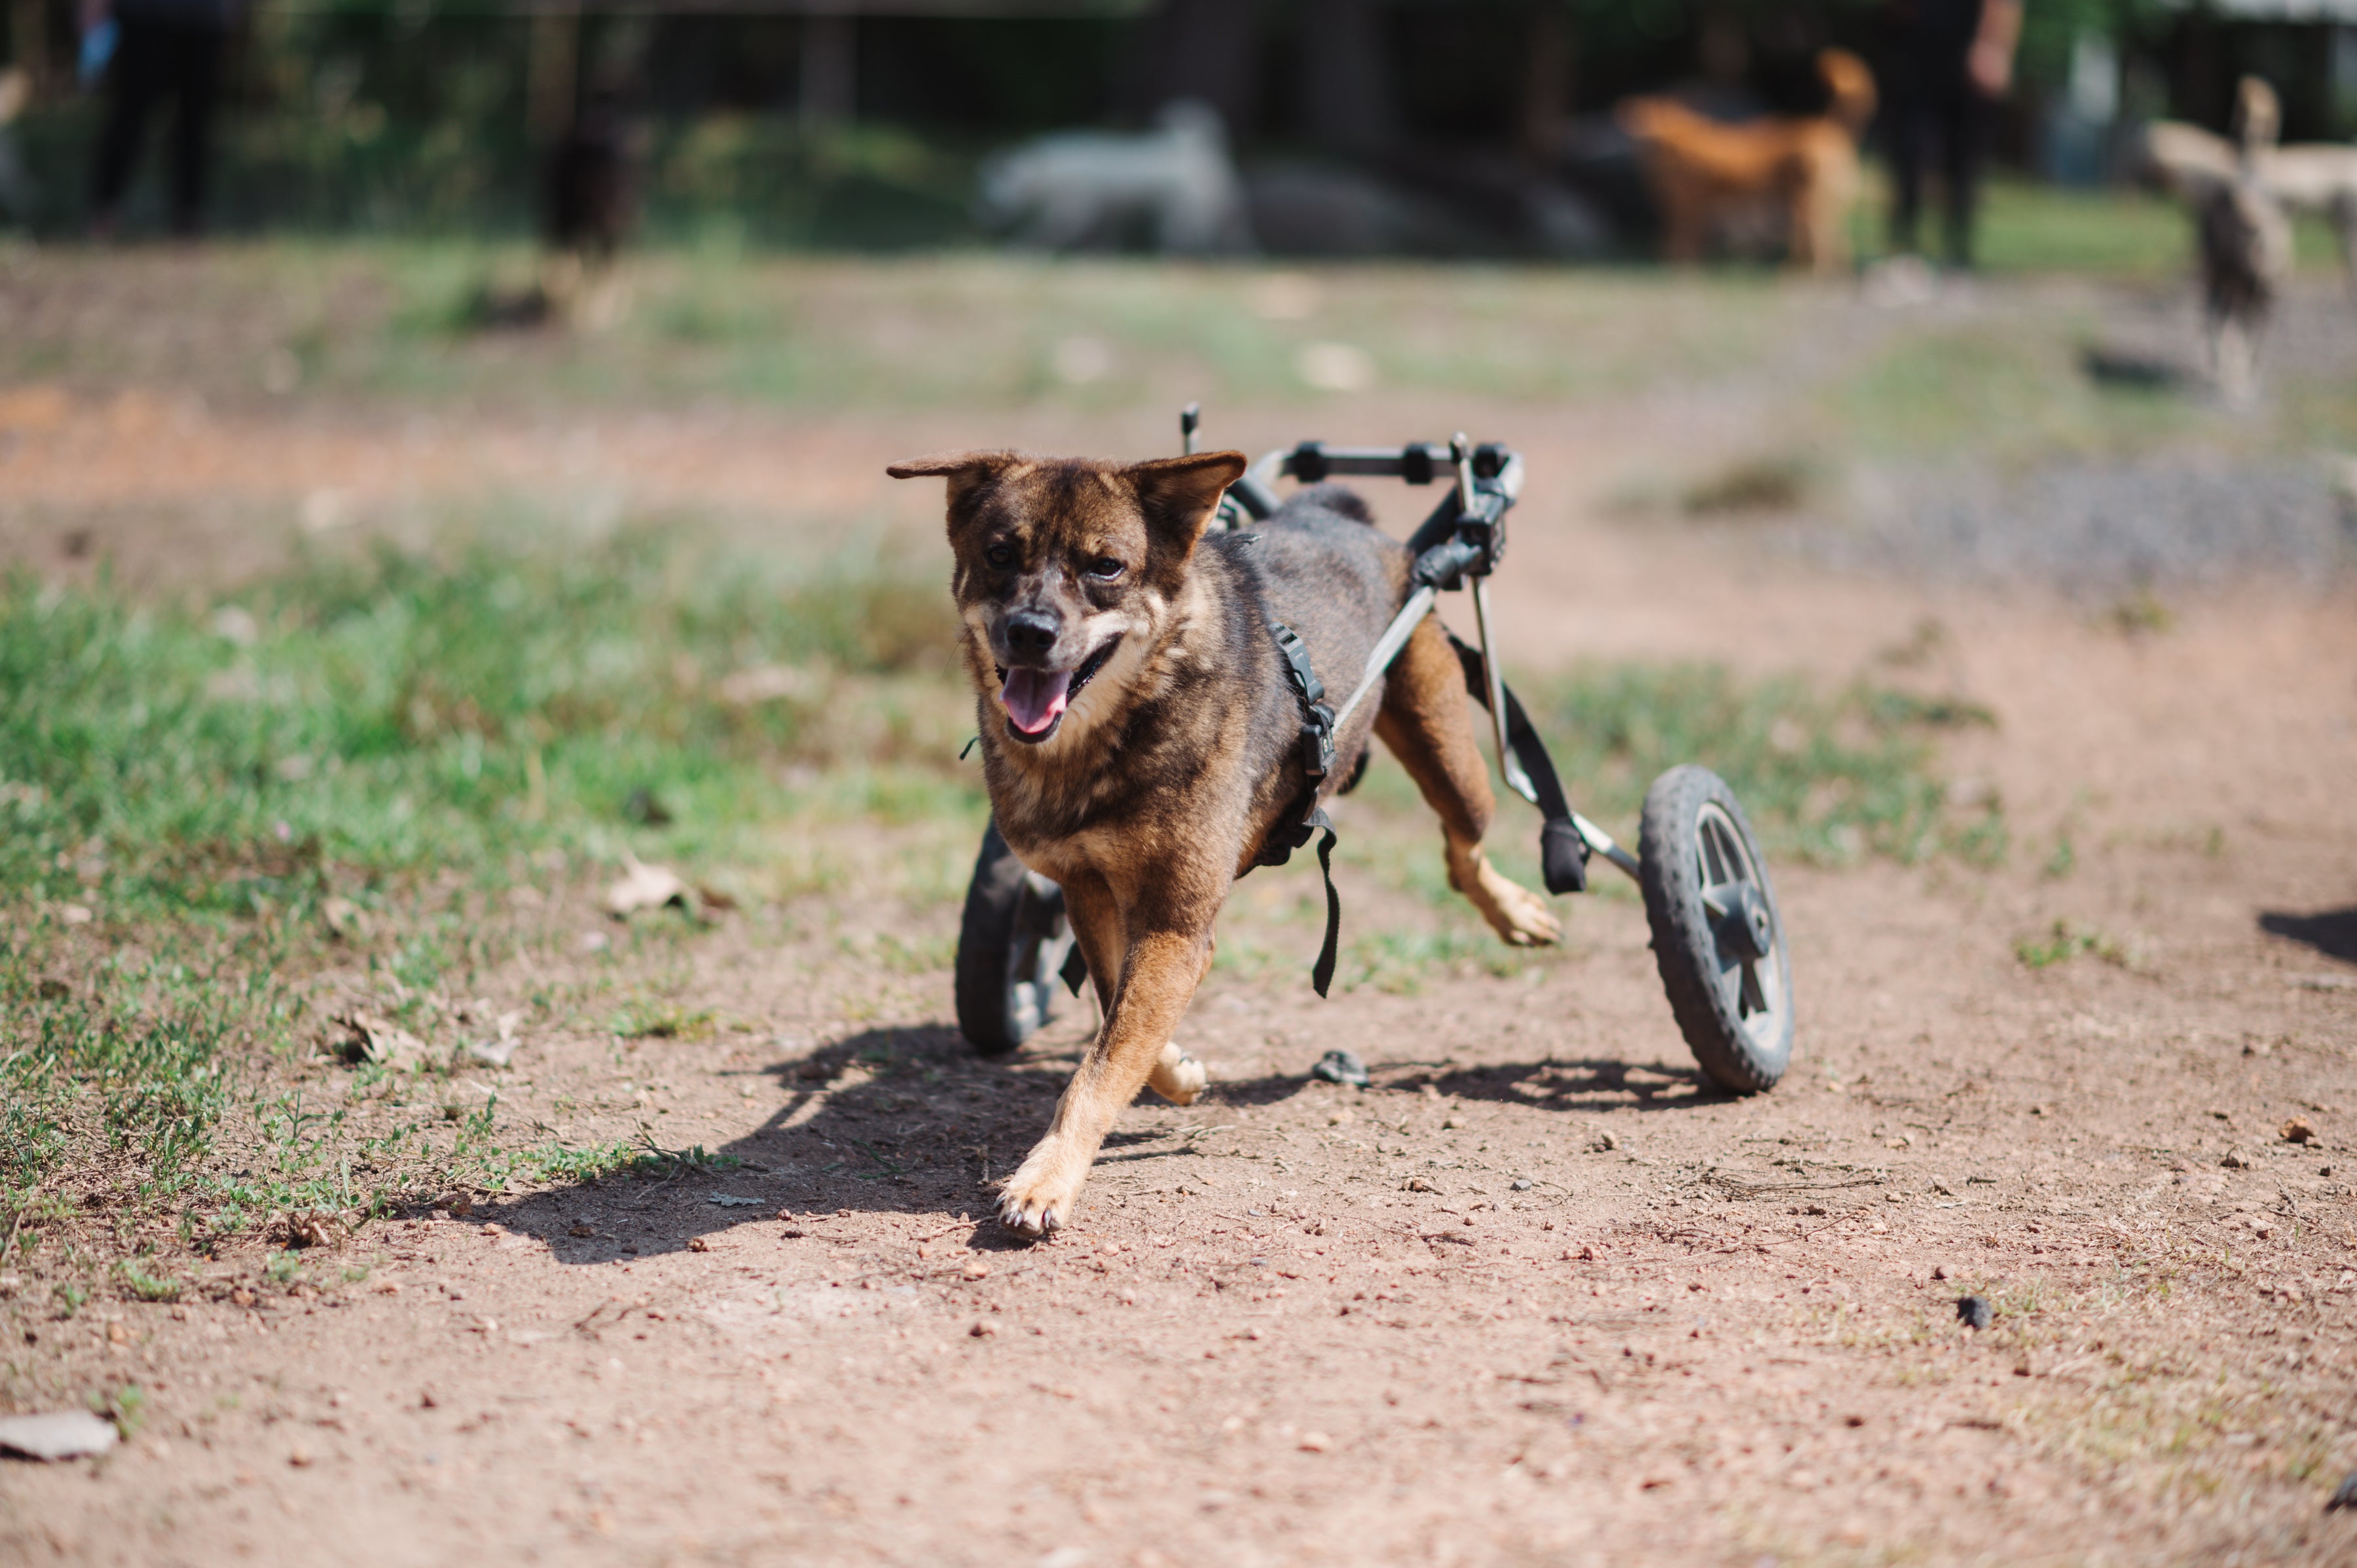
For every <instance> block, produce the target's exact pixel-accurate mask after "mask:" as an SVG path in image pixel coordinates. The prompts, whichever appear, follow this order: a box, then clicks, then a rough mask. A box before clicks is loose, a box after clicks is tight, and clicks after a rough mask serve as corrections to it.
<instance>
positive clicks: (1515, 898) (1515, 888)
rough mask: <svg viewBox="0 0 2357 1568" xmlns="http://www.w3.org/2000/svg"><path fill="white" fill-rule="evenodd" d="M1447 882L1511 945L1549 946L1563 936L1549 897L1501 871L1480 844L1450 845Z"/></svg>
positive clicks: (1560, 924) (1561, 926) (1525, 946)
mask: <svg viewBox="0 0 2357 1568" xmlns="http://www.w3.org/2000/svg"><path fill="white" fill-rule="evenodd" d="M1448 885H1449V886H1451V887H1454V888H1456V889H1457V891H1458V892H1459V893H1462V894H1464V895H1465V897H1466V898H1467V899H1468V900H1469V901H1470V902H1471V904H1472V906H1473V907H1474V908H1476V909H1479V910H1480V911H1481V918H1483V919H1485V920H1487V921H1489V922H1490V929H1491V930H1493V931H1495V932H1497V933H1498V935H1499V937H1500V938H1501V940H1504V942H1505V943H1506V945H1507V946H1508V947H1516V948H1531V947H1547V946H1551V945H1553V944H1554V943H1555V942H1559V941H1561V940H1563V922H1562V921H1560V920H1558V919H1556V918H1555V911H1554V910H1552V909H1550V908H1547V904H1546V900H1545V899H1544V898H1542V897H1539V896H1538V895H1537V894H1535V893H1534V892H1532V891H1531V890H1530V889H1529V888H1527V887H1525V886H1523V885H1522V884H1521V883H1519V882H1516V881H1514V880H1513V879H1512V878H1511V877H1508V876H1506V875H1502V874H1501V873H1500V872H1499V870H1498V869H1497V868H1496V867H1495V866H1493V865H1491V864H1490V860H1489V857H1488V856H1487V855H1485V854H1482V853H1481V848H1480V845H1479V844H1475V845H1473V846H1471V847H1470V848H1469V849H1467V848H1459V847H1458V845H1456V844H1454V843H1452V844H1450V845H1449V854H1448Z"/></svg>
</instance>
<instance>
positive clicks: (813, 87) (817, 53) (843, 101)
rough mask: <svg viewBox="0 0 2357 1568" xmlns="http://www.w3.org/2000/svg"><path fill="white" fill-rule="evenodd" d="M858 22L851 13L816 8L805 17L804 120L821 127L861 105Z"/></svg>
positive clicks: (843, 118)
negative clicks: (859, 101)
mask: <svg viewBox="0 0 2357 1568" xmlns="http://www.w3.org/2000/svg"><path fill="white" fill-rule="evenodd" d="M857 26H858V22H857V20H856V18H854V17H853V16H851V15H850V14H849V13H847V12H842V13H829V12H823V11H818V12H813V13H812V14H811V15H810V16H806V17H804V18H803V19H802V129H803V130H804V131H817V130H822V129H823V128H824V127H826V126H828V125H839V124H843V123H844V122H845V121H846V120H849V119H850V118H851V117H852V115H853V113H856V111H857V109H858V107H859V103H858V98H859V55H858V41H859V40H858V36H857V34H856V32H855V31H854V29H855V28H856V27H857Z"/></svg>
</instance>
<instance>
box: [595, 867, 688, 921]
mask: <svg viewBox="0 0 2357 1568" xmlns="http://www.w3.org/2000/svg"><path fill="white" fill-rule="evenodd" d="M622 865H623V869H622V876H621V879H620V880H619V881H618V882H615V883H613V884H611V885H609V886H608V887H607V889H606V912H607V913H608V914H609V915H611V916H613V917H614V918H616V919H618V920H619V919H622V918H625V917H627V916H629V915H630V914H632V913H634V912H636V911H638V910H640V909H659V908H662V906H664V905H666V904H677V905H678V906H679V907H680V908H683V909H685V910H686V911H687V912H688V913H689V914H691V915H693V914H694V913H695V895H694V892H692V891H691V890H690V889H689V887H688V886H687V884H686V883H685V882H683V881H682V880H680V875H679V873H677V872H675V871H673V870H672V869H671V868H670V867H669V866H665V865H643V864H641V863H640V860H639V858H638V856H636V855H624V856H623V857H622Z"/></svg>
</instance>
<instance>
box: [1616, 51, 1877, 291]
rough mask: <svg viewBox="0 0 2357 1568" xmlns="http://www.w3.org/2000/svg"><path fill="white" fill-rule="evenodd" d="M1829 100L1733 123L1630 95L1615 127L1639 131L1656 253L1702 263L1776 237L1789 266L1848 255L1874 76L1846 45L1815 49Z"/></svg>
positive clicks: (1832, 267) (1838, 264)
mask: <svg viewBox="0 0 2357 1568" xmlns="http://www.w3.org/2000/svg"><path fill="white" fill-rule="evenodd" d="M1817 72H1818V74H1819V75H1820V76H1822V77H1824V82H1825V86H1826V88H1827V89H1828V90H1829V91H1830V92H1831V93H1832V102H1830V103H1828V104H1827V106H1826V109H1825V112H1824V113H1823V114H1812V115H1773V116H1770V117H1767V118H1764V119H1759V120H1749V121H1743V122H1740V123H1736V124H1729V123H1727V122H1726V121H1721V120H1713V119H1711V118H1709V117H1708V116H1706V115H1703V114H1698V113H1695V111H1693V110H1692V109H1689V108H1687V107H1686V106H1685V105H1684V104H1683V103H1681V102H1678V101H1677V100H1675V99H1674V98H1631V99H1629V100H1628V101H1626V102H1623V103H1622V104H1621V105H1620V125H1621V128H1622V129H1623V130H1625V131H1627V132H1628V133H1629V134H1630V135H1631V136H1633V137H1634V138H1636V141H1637V145H1638V148H1639V152H1640V156H1641V159H1642V161H1643V164H1644V169H1645V180H1646V184H1647V185H1648V186H1649V187H1650V188H1652V193H1653V200H1654V203H1655V204H1656V205H1657V206H1658V207H1659V208H1660V209H1661V213H1662V254H1663V258H1664V259H1665V260H1668V261H1672V262H1696V261H1700V260H1701V259H1702V258H1703V256H1704V254H1705V253H1706V252H1707V251H1708V249H1709V248H1710V246H1711V245H1712V244H1713V243H1715V242H1717V243H1726V242H1735V243H1738V244H1740V243H1742V242H1744V241H1745V240H1746V239H1749V238H1751V237H1755V236H1758V237H1771V238H1775V239H1781V242H1782V243H1783V245H1784V247H1785V252H1786V254H1787V255H1788V256H1789V257H1790V258H1791V261H1792V265H1794V266H1796V267H1806V268H1808V269H1810V270H1811V271H1813V272H1817V273H1835V272H1838V271H1840V270H1841V269H1842V268H1843V267H1844V266H1845V265H1846V264H1847V263H1848V261H1849V235H1848V231H1847V223H1848V218H1849V209H1850V207H1851V204H1852V203H1854V202H1855V201H1856V200H1857V193H1858V184H1859V180H1858V161H1857V144H1858V139H1859V137H1861V136H1862V135H1864V134H1865V133H1866V124H1867V121H1868V120H1871V119H1872V118H1873V117H1874V105H1875V92H1874V73H1873V72H1872V71H1870V70H1867V67H1866V62H1865V61H1864V60H1862V59H1858V58H1857V56H1856V55H1854V54H1850V53H1848V52H1847V51H1846V50H1843V49H1826V50H1825V51H1824V52H1823V53H1821V54H1820V55H1818V56H1817Z"/></svg>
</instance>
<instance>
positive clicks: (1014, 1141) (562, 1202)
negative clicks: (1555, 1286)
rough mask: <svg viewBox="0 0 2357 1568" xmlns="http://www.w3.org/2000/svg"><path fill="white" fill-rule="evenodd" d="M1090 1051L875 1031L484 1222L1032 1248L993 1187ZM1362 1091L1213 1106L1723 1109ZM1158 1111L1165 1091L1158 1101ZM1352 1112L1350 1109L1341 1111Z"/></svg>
mask: <svg viewBox="0 0 2357 1568" xmlns="http://www.w3.org/2000/svg"><path fill="white" fill-rule="evenodd" d="M1076 1044H1077V1042H1074V1041H1071V1040H1064V1041H1061V1042H1057V1041H1052V1040H1051V1041H1050V1042H1049V1043H1048V1044H1045V1045H1041V1046H1038V1047H1027V1048H1026V1049H1025V1050H1023V1051H1020V1052H1018V1053H1017V1054H1016V1055H1014V1056H1011V1057H1007V1058H999V1059H990V1058H982V1057H978V1056H976V1055H975V1054H974V1051H973V1049H972V1048H971V1047H969V1046H967V1044H966V1043H965V1040H964V1038H963V1036H960V1035H959V1034H958V1032H957V1031H956V1030H955V1029H952V1028H950V1027H947V1026H910V1027H902V1028H876V1029H865V1030H861V1031H859V1032H857V1033H855V1034H850V1035H846V1036H842V1037H840V1038H837V1039H834V1040H831V1041H827V1042H825V1043H823V1044H822V1045H820V1046H818V1047H816V1048H814V1049H813V1050H810V1051H809V1052H807V1053H805V1054H801V1055H796V1056H792V1057H784V1058H778V1059H773V1060H770V1061H766V1062H754V1063H748V1064H747V1065H745V1066H742V1067H739V1068H732V1069H723V1073H724V1076H735V1077H739V1078H741V1079H745V1080H747V1081H748V1082H751V1081H767V1082H768V1083H770V1084H772V1085H774V1086H776V1087H778V1088H780V1089H782V1090H784V1094H783V1096H782V1099H781V1100H780V1101H779V1102H778V1103H776V1104H774V1105H773V1106H772V1108H771V1109H770V1112H769V1113H768V1114H767V1115H765V1116H764V1117H763V1118H762V1119H761V1122H760V1123H759V1125H758V1126H756V1127H754V1128H752V1129H751V1130H749V1131H748V1132H747V1133H744V1134H743V1135H741V1136H739V1137H737V1138H733V1139H731V1140H729V1141H728V1142H726V1144H722V1145H720V1146H719V1147H718V1148H716V1149H685V1150H666V1149H663V1148H662V1147H661V1146H660V1144H659V1143H658V1144H651V1145H650V1146H649V1148H648V1150H647V1152H646V1154H645V1155H643V1156H642V1157H640V1159H639V1160H638V1161H637V1163H636V1164H635V1165H632V1166H629V1167H626V1168H624V1169H621V1170H617V1171H613V1172H609V1173H608V1174H604V1175H601V1176H587V1177H583V1178H579V1179H576V1180H572V1181H567V1182H562V1183H559V1184H557V1185H555V1186H553V1187H547V1188H544V1189H543V1190H541V1191H538V1192H533V1193H529V1194H524V1195H521V1196H518V1197H511V1198H493V1199H491V1200H490V1201H489V1202H488V1203H484V1204H479V1205H478V1206H477V1207H476V1208H475V1210H474V1213H473V1214H472V1215H471V1216H470V1218H479V1219H495V1220H497V1221H499V1222H500V1224H501V1225H502V1226H503V1227H504V1228H505V1229H506V1230H510V1231H512V1232H515V1233H518V1234H522V1235H526V1236H531V1237H534V1238H536V1239H538V1240H544V1241H545V1242H546V1243H547V1244H548V1246H549V1248H550V1251H551V1253H552V1255H553V1256H554V1257H555V1258H556V1260H557V1261H558V1262H564V1263H574V1264H595V1263H610V1262H624V1261H628V1260H630V1259H633V1258H642V1257H650V1256H655V1255H659V1254H662V1253H666V1252H677V1251H701V1250H705V1248H707V1247H708V1246H709V1244H710V1243H709V1240H707V1239H708V1238H713V1237H716V1236H718V1235H720V1234H722V1233H725V1232H727V1231H730V1230H735V1229H737V1227H738V1226H740V1225H741V1224H743V1223H744V1221H746V1220H747V1219H765V1220H771V1221H772V1222H775V1221H776V1220H779V1219H782V1220H783V1222H784V1224H785V1226H786V1228H787V1230H790V1231H791V1230H801V1231H804V1232H807V1233H810V1234H813V1235H816V1236H820V1237H822V1238H823V1236H824V1234H825V1230H826V1221H827V1220H828V1219H833V1218H835V1217H837V1216H840V1215H844V1214H851V1213H892V1214H905V1215H909V1216H911V1217H923V1218H924V1219H927V1220H929V1221H930V1222H931V1223H930V1225H929V1226H928V1229H929V1230H930V1231H931V1235H932V1236H934V1237H937V1238H949V1237H957V1238H959V1239H960V1240H963V1242H964V1243H965V1244H967V1245H970V1246H973V1247H976V1248H985V1249H999V1248H1015V1247H1020V1246H1023V1245H1026V1243H1024V1242H1021V1241H1019V1240H1016V1239H1015V1238H1012V1237H1010V1236H1008V1235H1006V1233H1005V1232H1003V1231H1001V1230H999V1229H998V1227H997V1225H996V1222H995V1221H994V1220H993V1219H992V1218H991V1194H990V1191H989V1188H988V1186H987V1184H988V1183H990V1182H992V1181H994V1180H996V1179H998V1178H1001V1177H1003V1176H1006V1174H1007V1173H1008V1172H1009V1171H1011V1170H1012V1169H1013V1168H1014V1167H1015V1165H1017V1163H1018V1162H1019V1161H1020V1160H1021V1159H1022V1157H1023V1155H1025V1153H1026V1152H1028V1150H1029V1148H1030V1147H1031V1145H1032V1144H1033V1143H1034V1142H1036V1141H1037V1140H1038V1138H1039V1135H1040V1133H1042V1132H1043V1131H1044V1130H1045V1129H1046V1127H1047V1125H1048V1120H1049V1116H1050V1114H1051V1113H1052V1112H1053V1110H1054V1107H1055V1103H1056V1097H1057V1096H1058V1095H1059V1094H1060V1093H1061V1092H1062V1090H1063V1087H1064V1084H1065V1082H1066V1080H1067V1079H1069V1078H1070V1077H1071V1070H1072V1066H1073V1052H1074V1047H1075V1045H1076ZM1372 1075H1373V1078H1374V1082H1373V1084H1372V1086H1371V1087H1370V1088H1369V1089H1367V1090H1362V1091H1360V1092H1358V1093H1356V1094H1351V1091H1349V1090H1343V1089H1340V1088H1339V1087H1337V1086H1333V1085H1329V1084H1326V1083H1321V1082H1319V1081H1318V1080H1317V1079H1314V1078H1312V1077H1311V1076H1310V1075H1309V1074H1308V1073H1307V1072H1302V1073H1298V1074H1291V1073H1278V1074H1268V1075H1265V1076H1262V1077H1258V1078H1249V1079H1228V1080H1220V1081H1215V1082H1214V1083H1213V1085H1212V1087H1211V1092H1210V1094H1209V1095H1208V1096H1207V1097H1206V1098H1205V1100H1204V1101H1200V1102H1199V1103H1200V1104H1201V1105H1203V1106H1204V1107H1205V1108H1206V1109H1211V1110H1215V1109H1216V1108H1217V1107H1218V1106H1220V1105H1222V1104H1227V1105H1234V1106H1266V1105H1274V1104H1276V1103H1278V1102H1280V1101H1286V1100H1289V1099H1292V1098H1293V1097H1295V1096H1297V1095H1299V1094H1303V1093H1305V1092H1315V1093H1321V1094H1330V1095H1336V1096H1348V1099H1349V1102H1350V1103H1351V1104H1352V1105H1353V1106H1354V1107H1355V1108H1362V1109H1363V1111H1364V1112H1365V1113H1366V1114H1367V1116H1368V1117H1369V1119H1370V1120H1371V1121H1372V1122H1378V1123H1381V1122H1389V1121H1390V1120H1391V1119H1393V1117H1394V1116H1397V1117H1399V1118H1402V1119H1405V1118H1407V1117H1410V1116H1413V1115H1415V1114H1416V1113H1417V1112H1418V1111H1419V1109H1421V1108H1425V1107H1428V1106H1431V1105H1433V1104H1435V1103H1436V1102H1438V1101H1445V1100H1448V1099H1456V1100H1459V1101H1463V1100H1485V1101H1500V1102H1505V1103H1512V1104H1518V1105H1525V1106H1531V1107H1534V1108H1536V1109H1543V1110H1547V1111H1554V1112H1596V1111H1607V1110H1614V1109H1623V1108H1634V1109H1636V1110H1639V1111H1668V1110H1676V1109H1681V1108H1684V1107H1688V1106H1693V1105H1697V1104H1701V1103H1704V1102H1706V1101H1710V1100H1712V1099H1714V1098H1717V1096H1716V1094H1715V1092H1714V1091H1713V1090H1712V1089H1711V1088H1710V1086H1709V1084H1708V1082H1707V1080H1706V1079H1703V1078H1702V1077H1701V1075H1700V1074H1698V1073H1696V1072H1695V1071H1694V1070H1693V1069H1689V1068H1676V1067H1653V1066H1640V1065H1635V1064H1630V1063H1624V1062H1619V1061H1611V1060H1603V1059H1594V1058H1588V1059H1580V1060H1569V1061H1566V1060H1554V1059H1551V1060H1547V1061H1542V1062H1531V1063H1517V1064H1512V1065H1507V1066H1498V1067H1469V1066H1461V1065H1458V1064H1454V1063H1447V1062H1441V1063H1430V1062H1407V1063H1398V1064H1393V1065H1388V1066H1378V1067H1376V1068H1374V1069H1372ZM1146 1099H1147V1100H1148V1101H1151V1096H1150V1095H1148V1096H1146ZM1341 1103H1343V1101H1341V1100H1340V1099H1338V1101H1337V1104H1338V1105H1339V1104H1341ZM1208 1126H1209V1123H1207V1122H1198V1121H1193V1120H1191V1119H1190V1121H1189V1123H1188V1124H1187V1125H1185V1126H1181V1127H1175V1128H1174V1127H1169V1126H1164V1127H1159V1128H1152V1129H1146V1128H1136V1127H1132V1128H1127V1129H1121V1130H1116V1131H1115V1132H1114V1133H1113V1135H1112V1136H1110V1137H1109V1138H1108V1139H1107V1140H1106V1142H1105V1146H1104V1150H1103V1154H1101V1155H1100V1156H1099V1161H1098V1163H1099V1165H1102V1166H1107V1167H1112V1166H1125V1167H1130V1168H1133V1169H1134V1168H1135V1167H1136V1166H1138V1165H1152V1164H1154V1163H1157V1162H1160V1161H1164V1160H1169V1159H1174V1158H1176V1159H1182V1160H1183V1159H1186V1158H1187V1157H1189V1156H1191V1155H1196V1154H1198V1153H1199V1152H1200V1139H1201V1138H1202V1137H1203V1136H1205V1135H1206V1131H1205V1130H1206V1128H1207V1127H1208Z"/></svg>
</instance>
